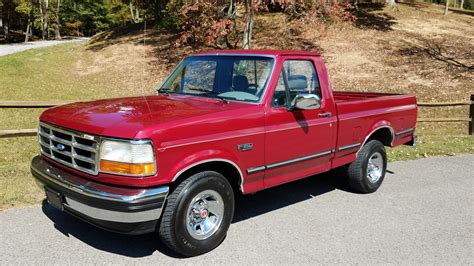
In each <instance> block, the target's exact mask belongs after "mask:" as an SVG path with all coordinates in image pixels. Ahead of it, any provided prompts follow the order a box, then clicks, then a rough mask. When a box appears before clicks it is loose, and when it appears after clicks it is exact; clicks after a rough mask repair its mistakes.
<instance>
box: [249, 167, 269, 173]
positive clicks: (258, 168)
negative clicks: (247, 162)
mask: <svg viewBox="0 0 474 266" xmlns="http://www.w3.org/2000/svg"><path fill="white" fill-rule="evenodd" d="M265 169H266V167H265V166H259V167H254V168H249V169H247V174H254V173H258V172H261V171H264V170H265Z"/></svg>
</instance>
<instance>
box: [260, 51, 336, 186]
mask: <svg viewBox="0 0 474 266" xmlns="http://www.w3.org/2000/svg"><path fill="white" fill-rule="evenodd" d="M301 93H305V94H308V93H309V94H315V95H317V96H319V99H322V100H321V106H320V108H318V109H313V110H301V109H293V110H291V108H290V105H291V102H292V101H293V99H294V98H295V97H296V95H297V94H301ZM322 96H323V95H322V93H321V88H320V85H319V80H318V76H317V73H316V69H315V67H314V62H313V61H311V60H297V59H287V60H285V61H284V64H283V68H282V70H281V72H280V76H279V79H278V83H277V85H276V87H275V90H274V95H273V98H272V106H271V107H270V108H269V109H268V111H267V113H266V117H265V164H266V170H265V179H264V183H265V187H266V188H267V187H272V186H276V185H278V184H282V183H286V182H289V181H292V180H295V179H299V178H303V177H306V176H309V175H313V174H316V173H320V172H323V171H327V170H329V169H330V161H331V157H332V156H331V155H332V152H333V149H334V147H333V145H334V144H333V141H332V138H333V135H334V134H335V128H336V127H335V122H336V117H335V116H333V115H332V114H331V113H330V112H329V111H326V108H328V107H326V106H325V105H326V104H325V100H324V99H323V98H322ZM329 108H330V107H329ZM331 111H332V110H331Z"/></svg>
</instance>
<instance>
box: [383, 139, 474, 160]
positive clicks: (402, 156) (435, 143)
mask: <svg viewBox="0 0 474 266" xmlns="http://www.w3.org/2000/svg"><path fill="white" fill-rule="evenodd" d="M465 153H474V136H468V135H459V136H441V135H423V136H419V137H418V141H417V144H416V148H413V147H409V146H400V147H396V148H393V149H392V148H389V149H387V154H388V159H389V161H405V160H414V159H419V158H427V157H432V156H454V155H459V154H465Z"/></svg>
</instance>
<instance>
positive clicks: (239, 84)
mask: <svg viewBox="0 0 474 266" xmlns="http://www.w3.org/2000/svg"><path fill="white" fill-rule="evenodd" d="M232 83H233V85H234V90H237V91H247V90H248V89H249V80H248V79H247V77H246V76H243V75H237V76H235V77H234V79H233V80H232Z"/></svg>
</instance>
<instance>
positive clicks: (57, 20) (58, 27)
mask: <svg viewBox="0 0 474 266" xmlns="http://www.w3.org/2000/svg"><path fill="white" fill-rule="evenodd" d="M57 1H58V5H57V6H56V28H55V33H56V34H55V36H54V38H55V39H56V40H61V33H60V32H59V30H60V29H61V20H60V19H59V10H60V9H61V0H57Z"/></svg>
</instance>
